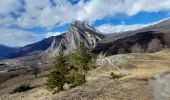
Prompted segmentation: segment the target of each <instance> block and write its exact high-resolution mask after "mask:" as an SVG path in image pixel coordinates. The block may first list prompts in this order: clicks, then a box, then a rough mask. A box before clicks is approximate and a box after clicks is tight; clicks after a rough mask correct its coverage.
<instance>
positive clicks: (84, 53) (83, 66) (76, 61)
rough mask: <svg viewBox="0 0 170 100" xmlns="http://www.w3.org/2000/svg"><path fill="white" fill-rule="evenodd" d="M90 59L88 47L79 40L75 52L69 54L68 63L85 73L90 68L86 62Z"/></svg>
mask: <svg viewBox="0 0 170 100" xmlns="http://www.w3.org/2000/svg"><path fill="white" fill-rule="evenodd" d="M91 59H92V56H91V54H90V50H89V48H87V47H86V46H85V45H84V43H83V42H80V44H79V45H78V47H77V49H76V52H75V53H72V54H71V58H70V63H71V65H72V66H73V67H74V68H75V69H76V70H79V71H81V72H82V73H84V74H85V73H86V72H87V71H88V70H89V69H90V68H89V66H88V63H89V61H90V60H91Z"/></svg>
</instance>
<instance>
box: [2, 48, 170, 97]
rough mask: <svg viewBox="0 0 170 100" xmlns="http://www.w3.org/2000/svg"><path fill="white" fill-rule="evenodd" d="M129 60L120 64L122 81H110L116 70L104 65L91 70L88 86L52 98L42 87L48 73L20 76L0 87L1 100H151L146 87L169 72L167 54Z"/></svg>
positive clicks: (148, 89) (141, 56)
mask: <svg viewBox="0 0 170 100" xmlns="http://www.w3.org/2000/svg"><path fill="white" fill-rule="evenodd" d="M129 55H130V56H132V58H129V59H127V60H126V61H125V62H123V63H121V64H119V67H120V68H121V69H122V70H123V71H126V72H127V73H128V75H127V76H125V77H123V78H121V79H114V80H113V79H110V78H111V77H110V73H111V72H112V71H116V70H115V69H114V68H113V67H112V66H110V65H105V66H102V67H100V68H97V69H95V70H93V71H91V72H90V73H89V74H88V76H87V80H88V81H87V83H86V84H84V85H83V86H80V87H76V88H73V89H69V90H66V91H63V92H60V93H58V94H55V95H51V93H50V92H48V91H47V90H46V87H45V85H44V83H45V80H46V75H47V73H48V72H43V73H42V74H40V76H39V78H38V79H35V78H34V77H33V76H30V75H22V76H18V77H16V78H13V79H11V80H8V81H6V82H4V83H2V84H1V85H0V88H1V89H0V100H51V99H54V100H70V99H71V100H80V99H85V100H86V99H88V100H94V99H95V100H106V99H107V100H110V99H111V100H153V96H152V89H151V87H150V85H149V81H148V80H150V79H152V77H153V75H154V74H155V73H164V72H169V71H170V62H169V61H170V51H169V50H164V51H161V52H158V53H153V54H149V53H146V54H129ZM26 81H28V82H31V84H32V85H33V86H35V87H36V88H34V89H32V90H29V91H26V92H23V93H17V94H12V95H11V94H9V92H10V91H11V89H13V88H14V87H15V86H17V85H18V84H19V83H22V82H26Z"/></svg>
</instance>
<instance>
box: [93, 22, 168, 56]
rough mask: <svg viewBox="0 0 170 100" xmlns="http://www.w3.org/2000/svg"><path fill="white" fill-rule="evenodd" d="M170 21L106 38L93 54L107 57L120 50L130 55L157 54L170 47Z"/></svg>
mask: <svg viewBox="0 0 170 100" xmlns="http://www.w3.org/2000/svg"><path fill="white" fill-rule="evenodd" d="M169 25H170V20H169V19H167V20H164V21H162V22H159V23H156V24H153V25H151V26H148V27H144V28H142V29H138V30H134V31H128V32H124V33H120V34H117V35H114V36H112V37H111V36H110V37H106V38H105V39H103V40H102V41H100V42H99V43H98V44H97V46H96V47H95V48H94V50H93V52H94V53H96V54H99V53H101V52H105V53H107V55H112V54H116V53H117V52H118V50H119V49H124V50H125V51H126V52H128V53H137V52H138V53H142V52H155V51H159V50H161V49H164V48H169V47H170V41H169V38H170V35H169V33H170V29H169V28H168V26H169Z"/></svg>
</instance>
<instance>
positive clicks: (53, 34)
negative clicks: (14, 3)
mask: <svg viewBox="0 0 170 100" xmlns="http://www.w3.org/2000/svg"><path fill="white" fill-rule="evenodd" d="M62 33H64V32H48V33H47V34H45V37H46V38H48V37H50V36H57V35H60V34H62Z"/></svg>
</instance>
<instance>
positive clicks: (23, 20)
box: [0, 0, 170, 45]
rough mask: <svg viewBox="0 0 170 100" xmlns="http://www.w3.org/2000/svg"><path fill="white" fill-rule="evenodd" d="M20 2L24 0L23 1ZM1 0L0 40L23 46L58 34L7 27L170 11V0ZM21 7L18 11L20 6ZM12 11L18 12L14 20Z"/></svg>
mask: <svg viewBox="0 0 170 100" xmlns="http://www.w3.org/2000/svg"><path fill="white" fill-rule="evenodd" d="M21 1H24V2H25V4H24V5H23V3H22V2H21ZM53 1H54V2H55V3H56V6H52V4H51V2H50V0H41V1H40V0H0V35H1V37H0V43H3V44H7V45H25V44H28V43H32V42H35V41H37V40H39V39H40V38H43V37H49V36H53V35H58V34H59V33H58V32H51V33H50V32H49V33H47V34H43V35H41V36H38V35H36V34H35V33H31V32H27V31H24V30H19V29H10V28H7V27H9V26H14V25H17V26H19V27H21V28H27V29H31V28H34V27H44V28H47V29H50V28H51V27H53V26H54V25H64V24H66V23H71V22H73V21H74V20H76V19H79V20H83V21H84V20H87V21H90V22H94V21H96V20H99V19H103V18H105V17H108V16H114V15H116V14H118V13H123V14H126V15H128V16H133V15H135V14H137V13H139V12H158V11H167V12H168V11H170V6H169V5H170V0H107V1H106V0H89V1H87V2H84V0H80V2H78V4H74V5H73V4H71V3H70V2H69V1H68V0H53ZM21 8H22V9H24V12H20V11H19V9H21ZM11 13H15V14H17V15H20V16H19V17H18V18H17V19H16V18H14V17H13V16H12V15H11ZM141 26H143V25H132V26H127V25H119V26H112V25H107V24H106V25H101V26H99V27H98V29H99V30H100V31H102V32H105V33H112V32H119V31H121V30H127V29H134V28H138V27H141Z"/></svg>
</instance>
